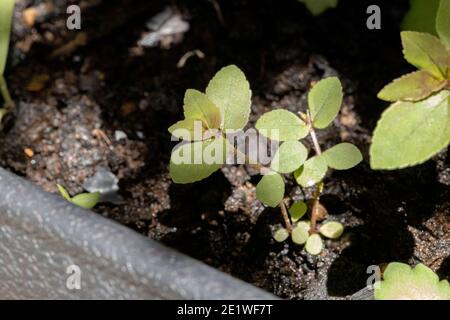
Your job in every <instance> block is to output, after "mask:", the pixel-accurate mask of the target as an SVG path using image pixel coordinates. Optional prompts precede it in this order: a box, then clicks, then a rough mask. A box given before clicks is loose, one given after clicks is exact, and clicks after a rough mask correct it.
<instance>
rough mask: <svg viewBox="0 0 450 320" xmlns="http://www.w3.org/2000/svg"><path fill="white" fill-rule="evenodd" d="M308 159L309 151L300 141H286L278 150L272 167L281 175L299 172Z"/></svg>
mask: <svg viewBox="0 0 450 320" xmlns="http://www.w3.org/2000/svg"><path fill="white" fill-rule="evenodd" d="M307 157H308V150H306V148H305V146H304V145H303V144H301V143H300V142H298V141H286V142H283V144H282V145H281V146H280V147H279V148H278V150H277V152H276V153H275V156H274V157H273V160H272V163H271V165H270V167H271V168H272V169H273V170H275V171H277V172H279V173H291V172H293V171H295V170H297V169H298V168H299V167H300V166H301V165H302V164H303V163H305V160H306V158H307Z"/></svg>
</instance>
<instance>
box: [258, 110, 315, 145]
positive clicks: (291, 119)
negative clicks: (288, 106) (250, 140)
mask: <svg viewBox="0 0 450 320" xmlns="http://www.w3.org/2000/svg"><path fill="white" fill-rule="evenodd" d="M255 127H256V129H258V131H259V132H260V133H261V134H262V135H263V136H265V137H267V138H269V139H271V140H276V141H294V140H295V141H296V140H300V139H302V138H304V137H306V136H307V135H308V127H307V126H306V124H305V123H304V122H303V121H302V120H301V119H300V118H299V117H297V116H296V115H295V114H293V113H292V112H290V111H287V110H284V109H277V110H273V111H270V112H267V113H265V114H263V115H262V116H261V117H260V118H259V119H258V121H257V122H256V125H255Z"/></svg>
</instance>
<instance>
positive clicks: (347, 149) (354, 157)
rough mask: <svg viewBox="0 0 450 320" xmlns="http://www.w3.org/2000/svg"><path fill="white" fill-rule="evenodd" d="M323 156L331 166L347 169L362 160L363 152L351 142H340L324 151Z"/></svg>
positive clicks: (337, 168)
mask: <svg viewBox="0 0 450 320" xmlns="http://www.w3.org/2000/svg"><path fill="white" fill-rule="evenodd" d="M322 157H323V159H324V160H325V162H326V163H327V165H328V166H329V167H330V168H333V169H336V170H347V169H350V168H353V167H354V166H356V165H357V164H358V163H360V162H361V161H362V154H361V152H360V151H359V150H358V148H357V147H355V146H354V145H352V144H351V143H346V142H344V143H340V144H337V145H335V146H334V147H331V148H330V149H328V150H326V151H325V152H324V153H322Z"/></svg>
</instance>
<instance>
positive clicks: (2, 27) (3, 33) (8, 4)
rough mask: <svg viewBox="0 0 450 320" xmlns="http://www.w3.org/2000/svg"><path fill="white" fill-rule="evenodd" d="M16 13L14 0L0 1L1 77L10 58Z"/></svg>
mask: <svg viewBox="0 0 450 320" xmlns="http://www.w3.org/2000/svg"><path fill="white" fill-rule="evenodd" d="M13 12H14V0H1V1H0V76H1V75H3V73H4V72H5V65H6V59H7V58H8V48H9V37H10V34H11V21H12V16H13Z"/></svg>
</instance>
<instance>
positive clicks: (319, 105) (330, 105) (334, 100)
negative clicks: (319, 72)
mask: <svg viewBox="0 0 450 320" xmlns="http://www.w3.org/2000/svg"><path fill="white" fill-rule="evenodd" d="M342 97H343V93H342V85H341V82H340V81H339V79H338V78H336V77H331V78H326V79H324V80H321V81H319V82H318V83H317V84H316V85H315V86H314V87H313V88H312V89H311V91H310V92H309V95H308V105H309V110H310V111H311V117H312V119H313V124H314V127H316V128H319V129H323V128H325V127H327V126H328V125H329V124H330V123H331V122H332V121H333V119H334V118H335V117H336V115H337V114H338V112H339V109H340V108H341V104H342Z"/></svg>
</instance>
